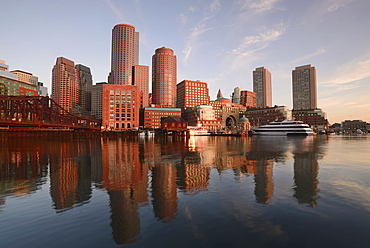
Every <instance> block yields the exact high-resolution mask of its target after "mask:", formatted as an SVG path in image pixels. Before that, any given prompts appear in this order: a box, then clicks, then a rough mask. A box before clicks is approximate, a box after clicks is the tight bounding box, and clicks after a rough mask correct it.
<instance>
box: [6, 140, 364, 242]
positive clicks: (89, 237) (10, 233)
mask: <svg viewBox="0 0 370 248" xmlns="http://www.w3.org/2000/svg"><path fill="white" fill-rule="evenodd" d="M0 146H1V147H0V247H12V248H13V247H315V248H318V247H336V248H338V247H356V248H359V247H366V248H368V247H370V235H369V233H370V153H369V151H370V135H358V136H317V137H306V138H300V137H249V138H238V137H196V138H194V137H193V138H191V139H190V140H189V141H187V142H186V141H172V140H171V139H169V140H165V141H163V140H157V139H144V138H143V139H140V138H139V139H135V140H129V139H123V138H117V137H116V138H71V137H53V138H48V137H43V138H42V137H32V138H13V137H12V138H8V139H5V138H2V139H1V140H0Z"/></svg>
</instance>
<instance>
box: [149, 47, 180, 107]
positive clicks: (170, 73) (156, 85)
mask: <svg viewBox="0 0 370 248" xmlns="http://www.w3.org/2000/svg"><path fill="white" fill-rule="evenodd" d="M176 84H177V58H176V55H174V52H173V50H172V49H170V48H167V47H161V48H158V49H156V50H155V54H154V55H153V56H152V103H153V104H155V105H160V106H163V107H175V106H176Z"/></svg>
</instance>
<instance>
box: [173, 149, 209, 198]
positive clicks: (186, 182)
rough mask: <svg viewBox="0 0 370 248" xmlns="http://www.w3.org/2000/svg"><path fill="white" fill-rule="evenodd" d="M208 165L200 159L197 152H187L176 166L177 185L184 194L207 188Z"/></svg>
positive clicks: (195, 192)
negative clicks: (179, 164)
mask: <svg viewBox="0 0 370 248" xmlns="http://www.w3.org/2000/svg"><path fill="white" fill-rule="evenodd" d="M210 172H211V168H210V166H207V164H205V163H204V162H203V161H202V158H201V156H200V153H199V152H189V153H188V154H187V155H186V156H185V157H184V158H183V159H182V161H181V166H179V167H178V168H177V177H178V187H179V188H180V189H182V190H184V191H185V194H197V193H198V192H199V191H204V190H207V187H208V181H209V179H210Z"/></svg>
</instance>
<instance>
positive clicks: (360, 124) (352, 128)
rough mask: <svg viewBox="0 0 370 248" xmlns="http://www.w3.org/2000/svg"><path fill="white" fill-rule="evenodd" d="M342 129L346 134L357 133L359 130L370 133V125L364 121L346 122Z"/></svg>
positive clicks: (343, 123)
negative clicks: (369, 131)
mask: <svg viewBox="0 0 370 248" xmlns="http://www.w3.org/2000/svg"><path fill="white" fill-rule="evenodd" d="M342 129H343V130H344V131H345V132H346V133H351V132H356V131H357V130H358V129H360V130H361V131H363V132H364V131H368V130H369V129H368V124H367V123H366V122H365V121H362V120H345V121H343V122H342Z"/></svg>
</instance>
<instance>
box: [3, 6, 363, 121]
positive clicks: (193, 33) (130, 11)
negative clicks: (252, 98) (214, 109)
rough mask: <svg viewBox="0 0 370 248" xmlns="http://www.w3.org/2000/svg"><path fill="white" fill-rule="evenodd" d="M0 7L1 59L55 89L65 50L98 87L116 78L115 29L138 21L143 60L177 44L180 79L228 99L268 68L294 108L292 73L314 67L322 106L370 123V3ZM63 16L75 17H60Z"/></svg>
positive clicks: (279, 93)
mask: <svg viewBox="0 0 370 248" xmlns="http://www.w3.org/2000/svg"><path fill="white" fill-rule="evenodd" d="M170 3H171V4H170ZM72 4H73V5H72ZM1 6H2V7H3V8H4V9H7V11H6V13H4V14H3V15H2V16H1V17H0V18H1V20H2V21H3V23H5V24H6V25H4V27H2V28H3V32H4V33H5V34H7V35H6V37H7V39H3V40H2V41H0V47H3V48H6V49H2V51H1V57H0V59H2V60H5V61H6V63H7V64H8V65H9V70H11V71H12V70H22V71H25V72H30V73H32V74H33V75H34V76H37V77H38V78H39V81H40V82H43V83H44V85H45V86H47V87H48V88H49V95H50V94H51V89H52V88H51V78H52V75H51V69H52V67H53V65H54V63H55V59H56V58H57V57H65V58H67V59H70V60H72V61H74V62H75V63H76V64H83V65H85V66H87V67H89V68H90V69H91V73H92V75H93V81H94V84H96V83H97V82H102V81H103V82H107V81H108V79H107V78H108V74H109V72H110V62H111V61H110V60H111V59H110V57H111V42H112V41H111V38H112V35H111V30H112V28H113V27H114V26H115V25H117V24H129V25H132V26H135V28H136V31H137V32H139V33H140V37H141V39H140V44H139V46H140V65H145V66H149V67H151V66H152V64H151V56H152V55H153V53H154V51H155V49H156V48H158V47H163V46H166V47H170V48H171V49H172V50H173V51H174V53H175V54H176V55H177V60H178V76H177V83H179V82H181V81H182V80H200V81H205V82H207V83H208V84H209V89H210V96H211V99H215V98H216V97H215V96H216V93H217V91H218V89H219V88H220V89H221V90H222V92H224V94H225V97H228V98H230V95H231V93H232V92H233V89H234V88H235V87H240V88H241V89H245V90H250V91H252V89H253V80H252V72H253V70H254V69H255V68H258V67H262V66H263V67H266V68H268V69H269V71H270V72H271V75H272V94H273V97H272V99H273V102H272V103H273V105H284V106H288V107H289V108H290V109H291V108H292V107H293V102H292V76H291V72H292V70H293V69H294V68H295V67H298V66H302V65H306V64H311V65H312V66H314V67H315V68H316V70H317V92H318V104H317V106H318V107H319V108H322V109H323V110H324V111H325V112H327V114H328V119H329V121H330V123H334V122H340V121H344V120H345V119H351V120H354V119H361V120H364V121H369V120H370V113H369V111H367V110H368V109H369V108H370V104H369V103H368V93H369V90H368V87H367V86H366V83H368V82H369V81H370V70H369V68H370V47H369V46H368V43H369V41H370V36H369V34H368V32H364V30H367V25H368V23H369V22H370V19H369V18H370V17H369V16H368V15H367V10H368V9H370V2H368V1H366V0H336V1H334V0H325V1H313V2H312V1H311V2H299V3H297V2H296V1H293V0H289V1H279V0H270V1H253V0H245V1H238V0H236V1H221V0H209V1H202V3H199V2H197V1H186V2H179V3H176V5H173V4H172V2H170V1H161V3H160V4H158V3H153V2H150V1H133V2H127V3H126V2H121V3H120V2H116V1H113V0H103V1H92V2H91V4H90V3H89V5H88V6H86V4H84V3H82V2H77V3H76V2H72V1H65V2H63V4H62V3H60V2H54V1H53V2H48V3H45V2H43V1H37V0H36V1H32V2H29V1H7V2H5V3H2V4H1ZM71 6H74V8H71ZM163 6H165V7H163ZM62 16H63V17H65V16H67V17H68V18H58V17H62ZM158 16H160V18H158ZM21 30H22V32H20V31H21ZM25 37H27V39H25ZM9 44H11V46H10V45H9ZM150 70H151V69H150ZM150 80H151V78H150ZM149 85H150V86H151V81H150V83H149ZM150 92H151V90H150ZM344 99H346V101H343V100H344Z"/></svg>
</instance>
